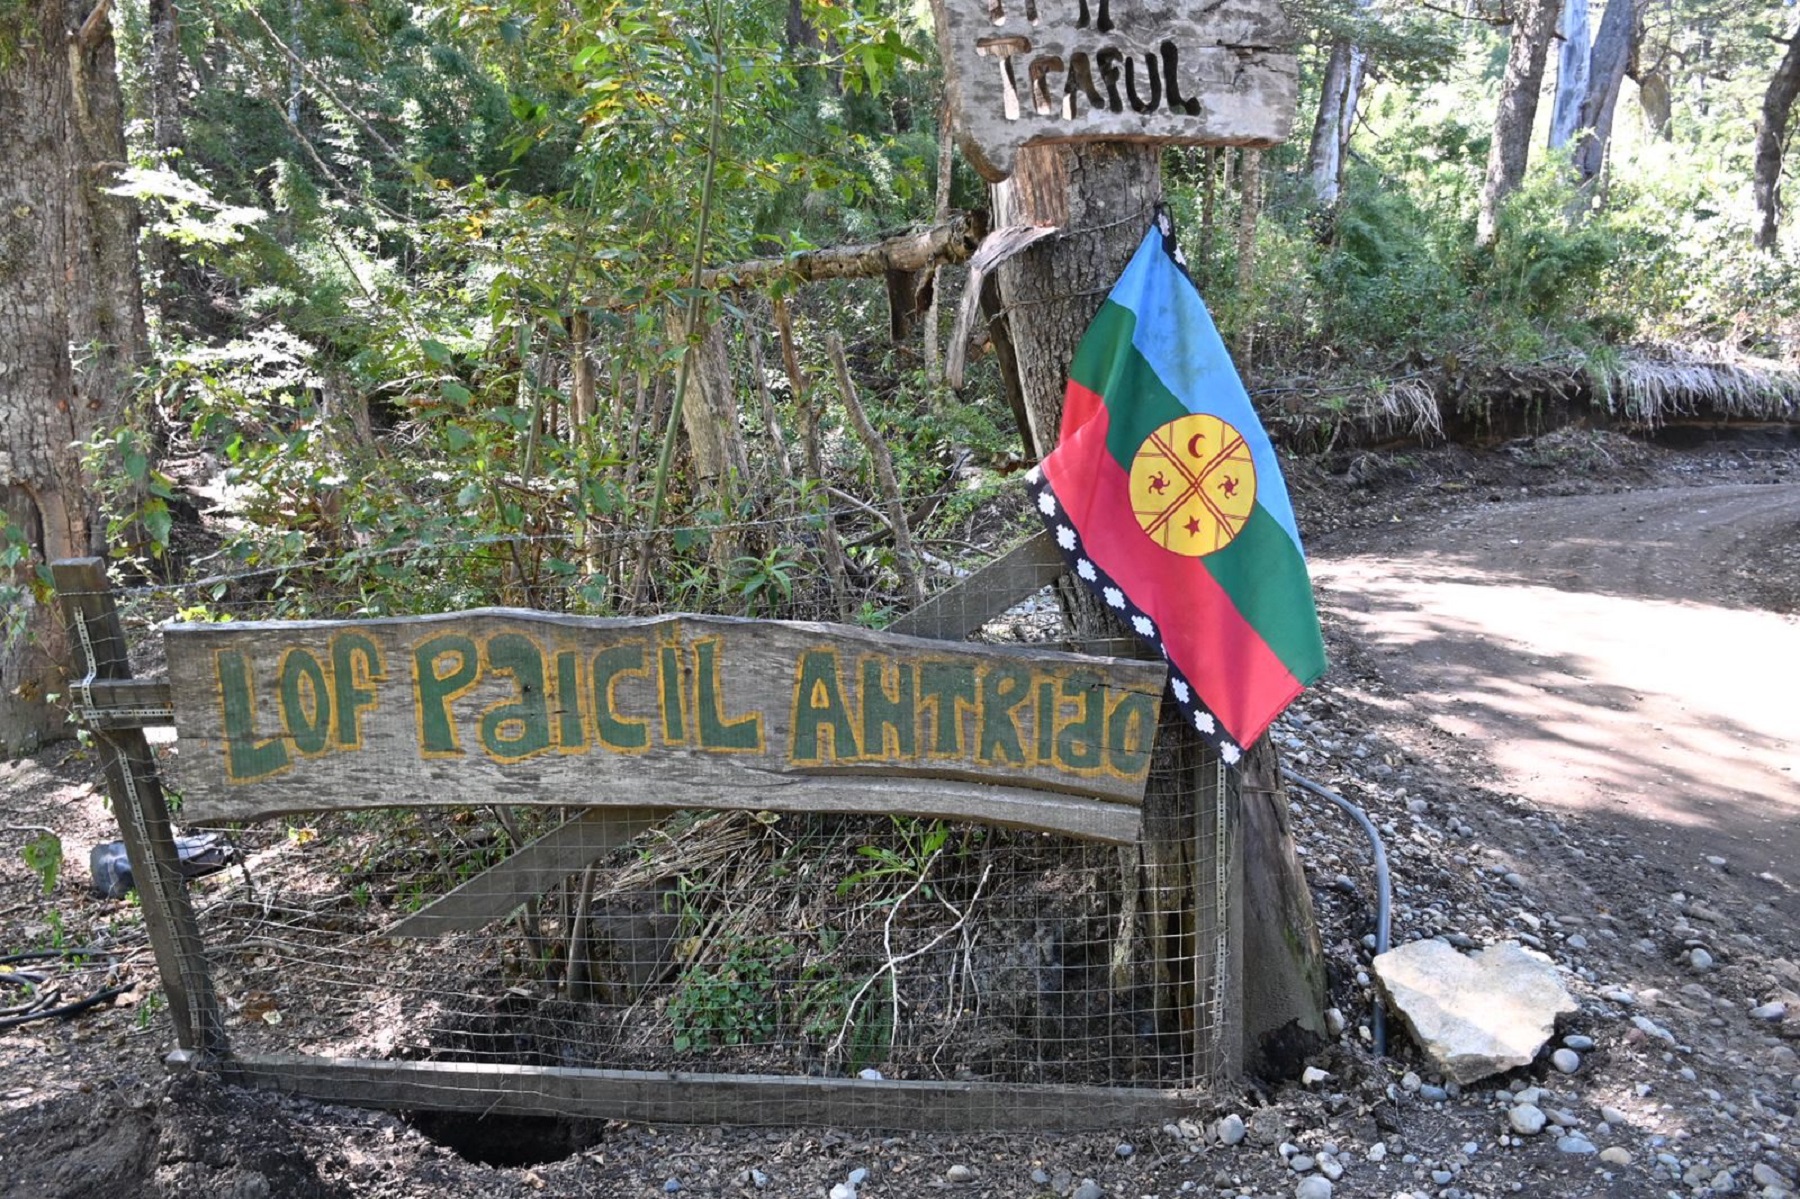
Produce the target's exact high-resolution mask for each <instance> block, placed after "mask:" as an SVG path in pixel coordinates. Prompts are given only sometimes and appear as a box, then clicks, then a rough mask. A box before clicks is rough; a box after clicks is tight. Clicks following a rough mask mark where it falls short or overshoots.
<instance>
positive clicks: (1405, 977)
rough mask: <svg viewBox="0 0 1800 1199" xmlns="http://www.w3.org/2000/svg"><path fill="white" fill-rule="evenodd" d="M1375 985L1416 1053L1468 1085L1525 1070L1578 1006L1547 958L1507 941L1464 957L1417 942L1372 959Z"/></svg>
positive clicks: (1439, 945) (1436, 943)
mask: <svg viewBox="0 0 1800 1199" xmlns="http://www.w3.org/2000/svg"><path fill="white" fill-rule="evenodd" d="M1375 977H1376V979H1377V980H1378V981H1379V983H1380V984H1381V990H1382V993H1383V994H1384V995H1385V996H1386V997H1387V1001H1388V1004H1389V1006H1390V1008H1391V1009H1392V1010H1393V1011H1394V1012H1395V1013H1396V1014H1397V1015H1398V1016H1399V1017H1400V1019H1401V1020H1403V1021H1404V1022H1405V1024H1406V1027H1407V1030H1408V1031H1409V1032H1411V1033H1412V1036H1413V1039H1414V1040H1415V1041H1417V1042H1418V1043H1419V1046H1420V1048H1422V1049H1424V1051H1425V1052H1426V1054H1427V1055H1428V1056H1429V1057H1430V1058H1431V1060H1432V1061H1433V1062H1435V1063H1437V1065H1438V1068H1439V1069H1441V1070H1442V1071H1443V1072H1444V1074H1445V1075H1447V1076H1448V1077H1450V1078H1453V1079H1455V1080H1456V1081H1457V1082H1458V1083H1465V1084H1466V1083H1471V1082H1475V1081H1476V1080H1477V1079H1482V1078H1486V1077H1488V1076H1489V1075H1491V1074H1499V1073H1501V1072H1502V1071H1505V1070H1510V1069H1512V1068H1513V1067H1514V1066H1523V1065H1526V1064H1528V1063H1529V1062H1530V1061H1531V1059H1532V1058H1534V1057H1536V1056H1537V1052H1538V1050H1540V1049H1542V1048H1543V1047H1544V1043H1545V1042H1546V1041H1548V1040H1549V1039H1550V1034H1551V1033H1552V1032H1553V1031H1555V1028H1556V1018H1557V1017H1558V1016H1561V1015H1565V1014H1568V1013H1571V1012H1574V1011H1575V1010H1576V1009H1577V1007H1578V1006H1579V1005H1578V1004H1577V1003H1576V1002H1575V998H1574V996H1572V995H1570V994H1569V992H1568V989H1567V988H1566V987H1564V986H1563V984H1562V980H1561V979H1560V978H1559V977H1558V976H1557V972H1556V967H1555V966H1553V965H1552V964H1551V963H1550V961H1549V960H1548V959H1547V958H1545V957H1543V956H1542V955H1541V954H1536V953H1532V952H1530V951H1529V950H1526V949H1522V948H1520V946H1519V945H1518V944H1517V943H1516V942H1512V941H1507V942H1504V943H1502V944H1499V945H1492V946H1489V947H1488V948H1486V949H1483V950H1481V951H1479V952H1477V953H1473V954H1468V955H1466V956H1465V955H1463V954H1461V953H1458V952H1457V951H1456V950H1455V949H1454V948H1453V947H1452V946H1450V945H1448V944H1446V943H1445V942H1443V941H1414V942H1413V943H1412V944H1410V945H1402V946H1400V947H1399V948H1398V949H1392V950H1389V951H1388V952H1387V953H1384V954H1381V955H1379V956H1377V957H1376V959H1375Z"/></svg>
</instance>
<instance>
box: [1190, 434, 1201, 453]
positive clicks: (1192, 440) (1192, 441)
mask: <svg viewBox="0 0 1800 1199" xmlns="http://www.w3.org/2000/svg"><path fill="white" fill-rule="evenodd" d="M1200 437H1201V435H1200V434H1198V433H1196V434H1194V435H1193V436H1192V437H1190V438H1188V447H1187V452H1188V457H1190V458H1198V457H1199V456H1200V451H1199V450H1197V449H1195V448H1194V446H1195V444H1196V443H1197V442H1199V440H1200Z"/></svg>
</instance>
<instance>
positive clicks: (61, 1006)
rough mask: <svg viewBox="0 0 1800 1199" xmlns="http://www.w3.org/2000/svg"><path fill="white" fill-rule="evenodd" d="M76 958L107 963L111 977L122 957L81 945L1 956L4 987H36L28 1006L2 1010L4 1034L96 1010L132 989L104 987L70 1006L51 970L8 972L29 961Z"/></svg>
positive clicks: (0, 978) (0, 1020) (0, 979)
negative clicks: (11, 1029)
mask: <svg viewBox="0 0 1800 1199" xmlns="http://www.w3.org/2000/svg"><path fill="white" fill-rule="evenodd" d="M75 958H93V959H100V962H97V963H95V964H96V965H99V964H104V965H105V967H106V971H107V975H108V977H109V979H110V977H111V976H112V974H113V971H114V970H116V969H117V968H118V964H119V959H118V955H117V954H115V953H113V952H112V951H110V950H106V949H96V948H94V947H92V946H81V947H77V948H73V949H33V950H28V951H27V952H25V953H10V954H7V955H6V956H4V957H0V984H8V983H10V984H14V985H19V986H26V987H31V988H33V993H32V994H31V996H30V997H29V998H27V999H26V1001H25V1002H24V1003H18V1004H12V1005H9V1006H6V1007H0V1031H3V1030H5V1029H8V1028H17V1027H18V1026H19V1025H21V1024H29V1023H31V1022H32V1021H33V1020H50V1019H53V1018H56V1017H59V1016H73V1015H75V1014H76V1013H77V1012H84V1011H86V1010H87V1009H88V1008H91V1007H96V1006H98V1005H99V1004H102V1003H105V1002H107V1001H108V1000H110V999H113V998H115V997H117V996H119V995H123V994H124V993H125V992H127V991H129V990H131V987H129V986H111V987H102V988H101V989H99V990H97V991H93V992H91V993H89V994H87V995H84V996H83V997H81V998H80V999H75V1000H71V1001H70V1002H68V1003H60V1002H58V1001H59V1000H61V999H62V994H63V993H62V988H61V987H60V986H59V985H57V982H56V980H55V979H54V978H53V976H52V974H51V973H50V972H48V971H42V970H18V969H5V968H6V967H15V966H18V965H19V964H21V963H25V962H43V961H51V960H60V961H68V960H70V959H75Z"/></svg>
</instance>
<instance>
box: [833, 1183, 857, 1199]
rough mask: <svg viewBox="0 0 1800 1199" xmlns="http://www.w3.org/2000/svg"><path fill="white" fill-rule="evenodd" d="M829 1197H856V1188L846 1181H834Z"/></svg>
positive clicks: (849, 1198) (837, 1198)
mask: <svg viewBox="0 0 1800 1199" xmlns="http://www.w3.org/2000/svg"><path fill="white" fill-rule="evenodd" d="M831 1199H856V1188H855V1187H853V1186H850V1185H849V1184H848V1183H842V1182H840V1183H836V1184H834V1185H833V1186H832V1188H831Z"/></svg>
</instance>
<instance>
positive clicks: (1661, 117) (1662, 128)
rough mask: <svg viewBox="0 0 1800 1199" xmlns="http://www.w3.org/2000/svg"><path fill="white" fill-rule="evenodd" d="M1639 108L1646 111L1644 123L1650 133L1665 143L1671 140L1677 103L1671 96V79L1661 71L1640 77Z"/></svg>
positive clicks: (1649, 72) (1647, 73) (1638, 82)
mask: <svg viewBox="0 0 1800 1199" xmlns="http://www.w3.org/2000/svg"><path fill="white" fill-rule="evenodd" d="M1637 85H1638V106H1639V107H1641V108H1642V109H1643V110H1644V121H1645V123H1646V124H1648V125H1649V126H1650V132H1651V133H1652V134H1654V135H1655V136H1656V137H1659V138H1661V139H1662V140H1664V141H1667V140H1668V139H1669V126H1670V121H1671V120H1672V118H1673V117H1674V115H1675V103H1674V100H1673V98H1672V97H1671V96H1670V95H1669V77H1668V76H1667V75H1664V74H1663V73H1662V72H1661V71H1648V72H1645V73H1643V74H1641V75H1639V76H1638V81H1637Z"/></svg>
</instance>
